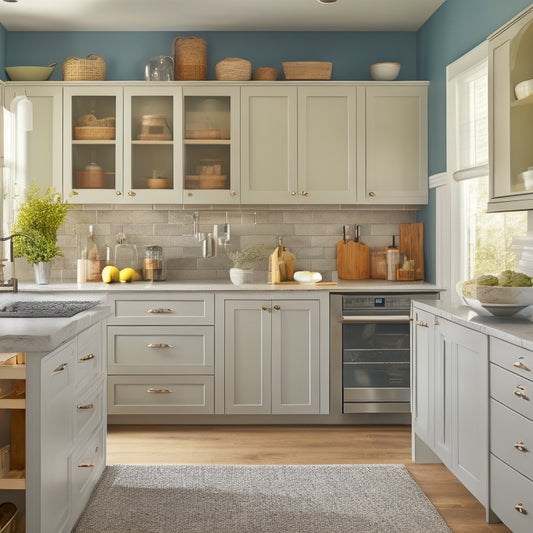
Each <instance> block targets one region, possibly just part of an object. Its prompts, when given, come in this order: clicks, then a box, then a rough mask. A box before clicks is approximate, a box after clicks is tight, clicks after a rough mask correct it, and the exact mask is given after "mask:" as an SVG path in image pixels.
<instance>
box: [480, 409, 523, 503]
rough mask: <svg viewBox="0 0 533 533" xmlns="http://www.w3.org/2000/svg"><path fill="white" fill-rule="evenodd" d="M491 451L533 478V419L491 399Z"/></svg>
mask: <svg viewBox="0 0 533 533" xmlns="http://www.w3.org/2000/svg"><path fill="white" fill-rule="evenodd" d="M490 451H491V452H492V453H493V454H494V455H496V456H497V457H499V458H500V459H501V460H502V461H505V462H506V463H507V464H508V465H510V466H512V467H513V468H515V469H516V470H518V471H519V472H520V473H522V474H523V475H525V476H527V477H528V478H529V479H531V480H533V461H532V460H531V452H533V421H531V420H528V419H527V418H524V417H523V416H522V415H519V414H518V413H515V412H514V411H511V409H508V408H507V407H505V406H504V405H502V404H501V403H499V402H497V401H495V400H491V401H490ZM531 511H532V512H533V509H531Z"/></svg>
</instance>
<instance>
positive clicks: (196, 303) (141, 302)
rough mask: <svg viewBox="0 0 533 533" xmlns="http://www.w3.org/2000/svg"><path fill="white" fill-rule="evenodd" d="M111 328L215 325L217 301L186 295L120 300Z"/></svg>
mask: <svg viewBox="0 0 533 533" xmlns="http://www.w3.org/2000/svg"><path fill="white" fill-rule="evenodd" d="M114 314H115V316H114V318H111V319H110V320H109V321H108V323H110V324H156V325H164V324H181V325H202V324H211V325H212V324H214V320H215V318H214V315H215V297H214V294H209V293H193V294H188V293H182V294H179V295H173V296H171V297H167V298H165V299H159V298H154V297H151V298H150V297H145V298H139V296H138V295H137V296H133V295H132V297H130V298H125V297H122V296H121V297H120V298H117V299H116V300H115V301H114Z"/></svg>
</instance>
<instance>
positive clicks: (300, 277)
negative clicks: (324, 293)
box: [294, 270, 322, 283]
mask: <svg viewBox="0 0 533 533" xmlns="http://www.w3.org/2000/svg"><path fill="white" fill-rule="evenodd" d="M294 281H297V282H298V283H317V282H319V281H322V275H321V274H320V272H310V271H309V270H299V271H298V272H295V273H294Z"/></svg>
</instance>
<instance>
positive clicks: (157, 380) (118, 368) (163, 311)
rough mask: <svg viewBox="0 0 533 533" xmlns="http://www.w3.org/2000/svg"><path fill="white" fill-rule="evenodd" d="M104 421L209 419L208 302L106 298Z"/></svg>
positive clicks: (160, 296)
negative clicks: (108, 306)
mask: <svg viewBox="0 0 533 533" xmlns="http://www.w3.org/2000/svg"><path fill="white" fill-rule="evenodd" d="M110 299H111V301H112V302H113V307H114V310H115V313H114V316H113V317H112V318H110V320H109V321H108V327H107V357H108V361H107V367H108V413H109V414H110V415H159V414H173V415H174V414H213V413H214V351H215V348H214V296H213V294H208V293H187V292H184V293H168V292H164V293H149V294H143V295H140V294H131V295H120V296H116V297H115V296H113V297H110Z"/></svg>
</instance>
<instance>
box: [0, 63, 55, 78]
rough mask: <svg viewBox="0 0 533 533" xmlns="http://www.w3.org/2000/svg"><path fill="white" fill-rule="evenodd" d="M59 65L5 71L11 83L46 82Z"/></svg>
mask: <svg viewBox="0 0 533 533" xmlns="http://www.w3.org/2000/svg"><path fill="white" fill-rule="evenodd" d="M56 65H57V63H52V64H50V65H48V66H47V67H6V68H5V71H6V73H7V75H8V76H9V79H10V80H11V81H46V80H48V79H49V78H50V76H51V75H52V72H54V68H55V67H56Z"/></svg>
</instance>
